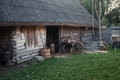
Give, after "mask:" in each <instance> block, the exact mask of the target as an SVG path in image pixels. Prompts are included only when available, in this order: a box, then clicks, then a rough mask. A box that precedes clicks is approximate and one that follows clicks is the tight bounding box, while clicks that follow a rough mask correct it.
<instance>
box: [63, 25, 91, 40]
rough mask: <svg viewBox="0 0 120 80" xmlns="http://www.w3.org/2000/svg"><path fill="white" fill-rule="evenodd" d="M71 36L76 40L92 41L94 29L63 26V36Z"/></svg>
mask: <svg viewBox="0 0 120 80" xmlns="http://www.w3.org/2000/svg"><path fill="white" fill-rule="evenodd" d="M63 37H69V38H72V39H74V40H76V41H82V42H85V41H91V40H92V30H91V29H89V28H82V27H81V28H80V27H61V38H63Z"/></svg>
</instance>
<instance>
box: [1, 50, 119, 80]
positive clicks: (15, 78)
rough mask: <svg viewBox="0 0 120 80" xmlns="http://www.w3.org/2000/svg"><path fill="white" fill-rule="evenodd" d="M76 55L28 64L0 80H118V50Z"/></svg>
mask: <svg viewBox="0 0 120 80" xmlns="http://www.w3.org/2000/svg"><path fill="white" fill-rule="evenodd" d="M108 51H109V52H108V53H94V54H77V55H72V56H69V57H67V58H59V59H56V58H52V59H47V60H45V61H43V62H41V63H37V64H30V65H29V66H28V67H26V68H22V69H19V70H16V71H13V72H11V73H10V74H9V75H8V76H5V77H4V78H1V80H120V76H119V73H120V67H119V66H120V49H117V51H116V53H115V52H114V49H109V50H108Z"/></svg>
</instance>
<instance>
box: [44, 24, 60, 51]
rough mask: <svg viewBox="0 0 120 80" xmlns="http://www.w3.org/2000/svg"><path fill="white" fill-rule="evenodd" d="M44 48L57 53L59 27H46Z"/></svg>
mask: <svg viewBox="0 0 120 80" xmlns="http://www.w3.org/2000/svg"><path fill="white" fill-rule="evenodd" d="M46 32H47V35H46V38H47V40H46V46H47V47H48V48H51V49H53V50H54V51H55V53H58V52H59V27H58V26H46Z"/></svg>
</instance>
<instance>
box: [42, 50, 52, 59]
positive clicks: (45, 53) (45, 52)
mask: <svg viewBox="0 0 120 80" xmlns="http://www.w3.org/2000/svg"><path fill="white" fill-rule="evenodd" d="M40 54H41V55H42V56H43V57H44V58H51V53H50V49H49V48H48V49H47V48H42V49H41V51H40Z"/></svg>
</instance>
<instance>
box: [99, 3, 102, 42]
mask: <svg viewBox="0 0 120 80" xmlns="http://www.w3.org/2000/svg"><path fill="white" fill-rule="evenodd" d="M99 8H100V11H99V36H100V41H101V40H102V35H101V1H100V2H99Z"/></svg>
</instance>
